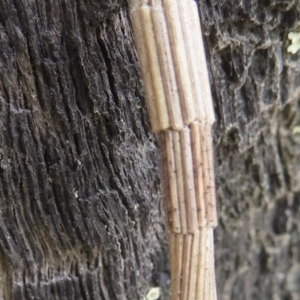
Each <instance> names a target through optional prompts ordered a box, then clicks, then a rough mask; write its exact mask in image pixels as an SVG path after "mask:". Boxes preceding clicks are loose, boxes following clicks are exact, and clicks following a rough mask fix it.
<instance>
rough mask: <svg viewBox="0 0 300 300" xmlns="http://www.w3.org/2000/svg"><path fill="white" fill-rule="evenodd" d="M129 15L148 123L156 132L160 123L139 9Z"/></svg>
mask: <svg viewBox="0 0 300 300" xmlns="http://www.w3.org/2000/svg"><path fill="white" fill-rule="evenodd" d="M130 17H131V20H132V27H133V31H134V37H135V44H136V48H137V54H138V58H139V63H140V66H141V72H142V76H143V81H144V88H145V93H146V104H147V108H148V114H149V118H150V123H151V127H152V130H153V131H154V132H157V131H158V130H160V123H159V122H157V120H158V113H157V109H156V105H155V100H154V99H155V96H154V89H153V84H152V79H151V75H150V72H149V69H148V66H149V60H148V55H147V49H146V44H145V40H144V33H143V27H142V22H141V18H140V12H139V10H132V11H131V13H130Z"/></svg>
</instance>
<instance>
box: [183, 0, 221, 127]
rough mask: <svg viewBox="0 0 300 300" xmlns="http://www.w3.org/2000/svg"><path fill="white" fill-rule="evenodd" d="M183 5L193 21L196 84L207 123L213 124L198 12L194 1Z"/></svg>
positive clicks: (213, 118) (212, 111)
mask: <svg viewBox="0 0 300 300" xmlns="http://www.w3.org/2000/svg"><path fill="white" fill-rule="evenodd" d="M185 3H186V4H187V6H188V7H189V8H190V10H189V11H190V17H191V19H192V21H193V30H194V36H195V42H196V49H197V51H198V55H197V64H198V70H199V72H200V77H201V80H200V82H199V83H198V84H200V87H201V91H202V95H203V99H204V105H205V110H206V116H207V122H209V123H214V121H215V113H214V107H213V101H212V97H211V89H210V83H209V76H208V70H207V62H206V57H205V50H204V44H203V36H202V31H201V24H200V16H199V11H198V7H197V3H196V1H185Z"/></svg>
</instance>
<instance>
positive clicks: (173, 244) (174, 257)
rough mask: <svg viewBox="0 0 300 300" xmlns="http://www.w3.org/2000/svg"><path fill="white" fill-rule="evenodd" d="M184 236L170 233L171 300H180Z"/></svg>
mask: <svg viewBox="0 0 300 300" xmlns="http://www.w3.org/2000/svg"><path fill="white" fill-rule="evenodd" d="M183 244H184V235H182V234H178V233H170V256H171V264H172V268H171V279H172V283H171V286H172V300H181V287H182V269H183Z"/></svg>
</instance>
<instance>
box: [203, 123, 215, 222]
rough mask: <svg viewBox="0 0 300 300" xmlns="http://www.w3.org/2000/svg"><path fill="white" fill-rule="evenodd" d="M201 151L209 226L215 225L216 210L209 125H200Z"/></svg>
mask: <svg viewBox="0 0 300 300" xmlns="http://www.w3.org/2000/svg"><path fill="white" fill-rule="evenodd" d="M200 130H201V141H202V143H201V145H202V146H201V150H202V162H203V168H202V171H203V183H204V199H205V203H206V212H207V222H208V225H209V226H212V227H215V226H216V225H217V222H218V220H217V208H216V199H215V190H214V189H215V178H214V169H213V161H212V157H213V145H212V141H211V140H210V139H211V126H210V124H201V126H200Z"/></svg>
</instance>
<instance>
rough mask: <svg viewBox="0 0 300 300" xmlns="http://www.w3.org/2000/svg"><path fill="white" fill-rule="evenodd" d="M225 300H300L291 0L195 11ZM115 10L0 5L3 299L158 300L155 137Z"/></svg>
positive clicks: (101, 4)
mask: <svg viewBox="0 0 300 300" xmlns="http://www.w3.org/2000/svg"><path fill="white" fill-rule="evenodd" d="M200 10H201V17H202V25H203V31H204V33H205V41H206V47H207V49H206V50H207V57H208V61H209V67H210V74H211V85H212V91H213V96H214V101H215V102H214V104H215V112H216V116H217V122H216V124H215V128H214V129H215V130H214V134H215V135H214V137H215V146H216V148H215V149H216V176H217V193H218V207H219V227H218V229H217V230H216V240H215V242H216V267H217V284H218V293H219V299H220V300H230V299H234V300H237V299H247V300H248V299H268V300H269V299H293V300H296V299H300V298H299V296H298V293H299V292H300V288H299V278H300V264H299V263H298V261H299V260H300V252H299V245H300V237H299V234H298V231H299V226H300V223H299V221H298V219H299V217H300V211H299V206H300V184H299V180H298V176H300V167H299V166H300V164H299V163H300V162H299V157H300V147H299V144H300V139H299V134H297V132H298V131H297V125H298V124H299V123H300V109H299V97H300V88H299V87H297V86H299V83H300V80H299V78H300V76H299V75H300V64H299V60H298V59H299V54H295V55H291V54H288V53H287V51H286V49H287V46H288V44H289V41H288V40H287V33H288V32H289V30H290V29H294V28H296V27H297V26H298V25H300V24H299V23H300V22H299V13H300V5H299V4H298V1H296V0H295V1H293V0H266V1H262V0H252V1H246V0H242V1H236V0H224V1H214V0H207V1H204V0H202V1H200ZM130 26H131V25H130V20H129V14H128V3H126V1H120V0H97V1H95V0H85V1H84V0H77V1H71V0H62V1H57V0H52V1H51V0H41V1H28V0H0V160H1V161H0V207H1V208H0V279H1V280H0V299H4V300H10V299H16V300H21V299H41V300H44V299H45V300H48V299H49V300H52V299H53V300H54V299H55V300H58V299H66V300H69V299H70V300H71V299H74V300H78V299H82V300H92V299H105V300H110V299H112V300H114V299H116V300H117V299H118V300H119V299H130V300H132V299H137V300H139V299H141V300H142V299H143V297H144V296H145V295H146V294H147V292H148V291H149V289H150V287H153V286H155V287H156V286H160V288H161V293H162V295H161V298H160V299H168V297H169V285H170V277H169V263H168V245H167V235H166V233H165V231H164V225H163V224H164V220H163V218H164V216H163V205H162V200H161V193H160V180H159V174H160V172H159V159H158V149H157V147H156V145H157V144H156V137H155V136H154V135H153V134H152V133H151V132H150V126H149V121H148V116H147V112H146V106H145V100H144V92H143V86H142V82H141V77H140V71H139V67H138V62H137V57H136V52H135V47H134V41H133V37H132V32H131V27H130Z"/></svg>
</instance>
